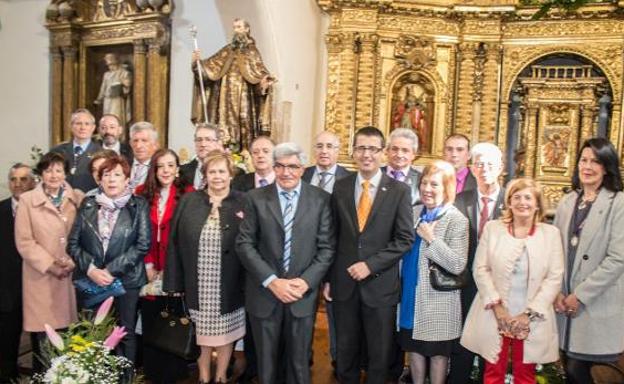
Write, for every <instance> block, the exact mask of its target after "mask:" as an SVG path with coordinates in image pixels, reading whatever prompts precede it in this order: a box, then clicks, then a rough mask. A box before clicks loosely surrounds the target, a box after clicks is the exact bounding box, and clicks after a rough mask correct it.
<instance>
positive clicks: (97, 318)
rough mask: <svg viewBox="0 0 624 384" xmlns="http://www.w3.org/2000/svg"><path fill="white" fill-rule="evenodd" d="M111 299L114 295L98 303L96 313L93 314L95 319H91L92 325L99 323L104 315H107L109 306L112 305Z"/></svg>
mask: <svg viewBox="0 0 624 384" xmlns="http://www.w3.org/2000/svg"><path fill="white" fill-rule="evenodd" d="M113 300H114V297H113V296H111V297H109V298H108V299H106V300H104V302H103V303H102V304H101V305H100V308H98V310H97V313H96V314H95V320H93V324H94V325H99V324H101V323H102V321H104V319H105V318H106V315H108V312H109V311H110V309H111V306H112V305H113Z"/></svg>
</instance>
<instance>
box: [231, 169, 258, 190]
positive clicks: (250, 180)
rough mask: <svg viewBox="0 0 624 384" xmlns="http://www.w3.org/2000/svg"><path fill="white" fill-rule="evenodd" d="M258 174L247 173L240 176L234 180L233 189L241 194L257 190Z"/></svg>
mask: <svg viewBox="0 0 624 384" xmlns="http://www.w3.org/2000/svg"><path fill="white" fill-rule="evenodd" d="M255 177H256V173H255V172H251V173H245V174H242V175H238V176H236V177H234V179H233V180H232V189H235V190H237V191H240V192H247V191H251V190H252V189H254V188H256V179H255Z"/></svg>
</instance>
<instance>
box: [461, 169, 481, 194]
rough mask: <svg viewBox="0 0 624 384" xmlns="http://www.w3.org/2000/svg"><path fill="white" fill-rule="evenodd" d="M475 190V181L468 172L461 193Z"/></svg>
mask: <svg viewBox="0 0 624 384" xmlns="http://www.w3.org/2000/svg"><path fill="white" fill-rule="evenodd" d="M476 189H477V179H476V178H475V177H474V175H473V174H472V172H471V171H470V170H468V176H466V182H465V183H464V189H462V192H466V191H472V190H476Z"/></svg>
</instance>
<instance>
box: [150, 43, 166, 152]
mask: <svg viewBox="0 0 624 384" xmlns="http://www.w3.org/2000/svg"><path fill="white" fill-rule="evenodd" d="M160 50H161V45H160V43H159V42H157V41H149V42H148V53H147V84H148V86H147V120H148V121H149V122H150V123H152V124H154V127H156V130H157V131H158V134H159V138H158V139H159V142H160V144H161V145H164V143H165V142H166V139H167V138H166V137H164V135H165V132H166V130H165V121H164V115H163V113H162V112H163V111H162V108H163V107H164V105H165V104H166V103H163V97H164V95H163V93H162V83H161V76H160V72H159V71H160V69H161V66H160V58H161V55H160Z"/></svg>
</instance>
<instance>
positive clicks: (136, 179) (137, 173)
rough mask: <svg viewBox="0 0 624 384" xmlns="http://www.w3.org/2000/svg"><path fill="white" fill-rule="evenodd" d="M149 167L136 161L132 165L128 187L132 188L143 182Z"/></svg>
mask: <svg viewBox="0 0 624 384" xmlns="http://www.w3.org/2000/svg"><path fill="white" fill-rule="evenodd" d="M148 170H149V167H148V166H147V165H145V164H143V163H139V162H136V163H135V167H134V174H133V175H132V180H131V181H130V187H131V188H132V189H134V188H136V187H137V186H138V185H140V184H143V182H144V180H145V177H147V171H148Z"/></svg>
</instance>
